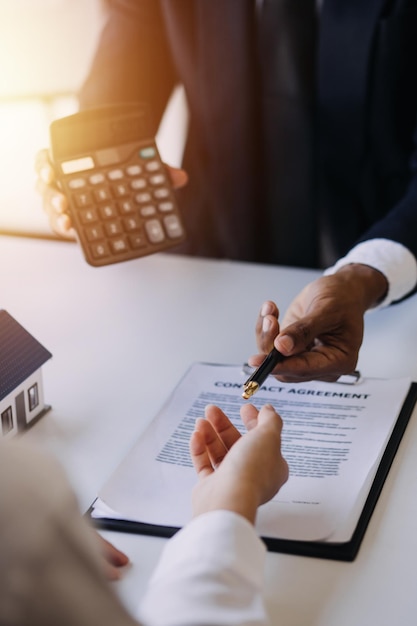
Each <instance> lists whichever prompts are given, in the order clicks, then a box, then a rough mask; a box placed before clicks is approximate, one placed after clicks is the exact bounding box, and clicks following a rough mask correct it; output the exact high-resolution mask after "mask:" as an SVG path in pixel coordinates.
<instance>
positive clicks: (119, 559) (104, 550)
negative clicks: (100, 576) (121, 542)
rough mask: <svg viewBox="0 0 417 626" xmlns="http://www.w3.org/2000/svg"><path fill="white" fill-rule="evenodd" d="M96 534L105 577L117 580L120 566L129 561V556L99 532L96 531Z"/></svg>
mask: <svg viewBox="0 0 417 626" xmlns="http://www.w3.org/2000/svg"><path fill="white" fill-rule="evenodd" d="M96 536H97V539H98V541H99V550H100V553H101V556H102V563H103V570H104V575H105V577H106V578H107V580H110V581H113V580H119V578H120V568H122V567H124V566H125V565H127V564H128V563H129V558H128V557H127V556H126V554H124V553H123V552H121V551H120V550H118V549H117V548H116V547H115V546H114V545H113V544H112V543H110V542H109V541H107V539H104V537H102V536H101V535H100V534H99V533H96Z"/></svg>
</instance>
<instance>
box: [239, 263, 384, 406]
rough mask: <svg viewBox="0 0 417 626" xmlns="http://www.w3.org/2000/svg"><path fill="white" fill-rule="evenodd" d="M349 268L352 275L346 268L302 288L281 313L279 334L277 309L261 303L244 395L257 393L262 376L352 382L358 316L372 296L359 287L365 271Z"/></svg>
mask: <svg viewBox="0 0 417 626" xmlns="http://www.w3.org/2000/svg"><path fill="white" fill-rule="evenodd" d="M353 268H354V269H355V271H353V269H350V268H349V271H347V270H346V271H339V272H337V273H336V274H334V275H331V276H322V277H320V278H318V279H317V280H315V281H313V282H312V283H310V284H308V285H307V286H306V287H305V288H304V289H303V290H302V291H301V293H300V294H299V295H298V296H297V297H296V298H295V299H294V300H293V302H292V303H291V304H290V306H289V308H288V309H287V312H286V314H285V316H284V318H283V321H282V322H281V328H282V331H281V333H280V324H279V323H278V315H279V312H278V307H277V305H276V304H275V303H274V302H273V301H271V300H268V301H266V302H265V303H264V304H263V306H262V308H261V311H260V313H259V316H258V319H257V322H256V339H257V345H258V349H259V354H258V355H256V356H253V357H251V358H250V359H249V364H250V365H251V366H254V367H257V368H258V369H259V370H261V371H260V372H258V371H257V372H254V373H253V374H252V376H251V377H250V378H249V379H248V380H247V381H246V383H245V385H246V384H247V383H250V382H255V383H258V385H257V386H256V385H250V386H249V387H248V390H249V391H251V393H249V394H247V396H248V397H250V395H253V393H256V391H258V390H259V388H260V386H261V385H259V381H262V382H263V381H264V380H265V378H266V376H268V374H273V375H274V376H276V377H278V379H279V380H281V381H285V382H294V383H297V382H303V381H308V380H323V381H326V382H334V381H337V380H339V378H340V376H344V375H348V376H351V375H352V373H353V382H357V379H358V374H357V372H356V370H355V368H356V364H357V360H358V355H359V348H360V345H361V342H362V339H363V316H364V312H365V310H367V308H368V307H369V306H371V305H372V303H373V301H374V297H373V296H372V294H373V290H372V289H371V288H370V287H369V285H368V283H367V282H366V281H364V284H362V285H361V279H362V278H363V277H362V273H363V271H366V272H367V270H368V269H370V268H365V269H364V270H363V268H362V267H361V268H360V270H356V266H353ZM370 271H371V272H373V271H374V270H372V269H370ZM351 274H352V276H351ZM358 285H359V287H360V289H359V287H358ZM368 292H369V294H368ZM363 294H365V296H366V297H365V296H364V295H363ZM273 346H275V351H276V352H279V353H280V354H281V357H279V356H278V355H277V354H275V351H274V349H273V350H272V354H271V355H270V354H268V353H270V351H271V348H272V347H273ZM261 354H263V356H262V357H261ZM265 354H268V357H269V358H268V357H267V358H265ZM261 358H262V362H261ZM272 364H273V365H272ZM271 365H272V367H271ZM261 368H262V369H261ZM274 368H275V369H276V371H275V372H274V371H273V370H274ZM265 373H266V376H265ZM264 376H265V378H264ZM262 382H261V384H262ZM245 391H246V390H245ZM244 397H245V396H244ZM245 399H247V398H246V397H245Z"/></svg>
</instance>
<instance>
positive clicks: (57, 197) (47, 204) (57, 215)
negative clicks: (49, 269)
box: [35, 149, 188, 239]
mask: <svg viewBox="0 0 417 626" xmlns="http://www.w3.org/2000/svg"><path fill="white" fill-rule="evenodd" d="M165 167H166V169H167V171H168V173H169V176H170V178H171V181H172V184H173V186H174V188H175V189H179V188H180V187H183V186H184V185H186V184H187V180H188V176H187V173H186V172H185V171H184V170H180V169H177V168H174V167H170V166H169V165H166V166H165ZM35 170H36V173H37V180H36V189H37V190H38V192H39V193H40V194H41V196H42V198H43V210H44V211H45V213H46V214H47V216H48V219H49V224H50V226H51V229H52V230H53V231H54V232H55V233H56V234H57V235H60V236H61V237H65V238H66V239H74V237H75V233H74V229H73V226H72V223H71V218H70V216H69V215H68V213H67V211H68V203H67V199H66V197H65V196H64V194H63V193H62V192H61V191H60V189H59V188H58V185H57V179H56V174H55V170H54V167H53V165H52V163H51V161H50V159H49V155H48V150H46V149H43V150H40V151H39V152H38V154H37V155H36V159H35Z"/></svg>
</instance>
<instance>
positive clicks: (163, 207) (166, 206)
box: [158, 201, 174, 213]
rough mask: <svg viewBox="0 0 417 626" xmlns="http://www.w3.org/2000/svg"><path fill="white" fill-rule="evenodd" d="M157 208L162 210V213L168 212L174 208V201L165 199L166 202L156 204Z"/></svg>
mask: <svg viewBox="0 0 417 626" xmlns="http://www.w3.org/2000/svg"><path fill="white" fill-rule="evenodd" d="M158 209H159V210H160V211H161V212H162V213H168V212H169V211H172V210H173V209H174V203H173V202H171V201H167V202H160V203H159V204H158Z"/></svg>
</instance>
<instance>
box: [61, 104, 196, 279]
mask: <svg viewBox="0 0 417 626" xmlns="http://www.w3.org/2000/svg"><path fill="white" fill-rule="evenodd" d="M50 153H51V160H52V163H53V165H54V168H55V171H56V176H57V181H58V186H59V187H60V189H61V190H62V192H63V193H64V194H65V196H66V197H67V200H68V212H69V215H70V217H71V221H72V224H73V226H74V229H75V232H76V236H77V239H78V241H79V243H80V245H81V248H82V251H83V253H84V257H85V259H86V261H87V263H89V264H90V265H93V266H95V267H98V266H103V265H109V264H111V263H117V262H120V261H127V260H130V259H135V258H138V257H143V256H146V255H149V254H152V253H154V252H161V251H163V250H166V249H167V248H171V247H172V246H176V245H178V244H179V243H181V242H182V241H183V240H184V239H185V230H184V224H183V221H182V219H181V214H180V211H179V207H178V204H177V202H176V198H175V194H174V191H173V189H172V186H171V182H170V179H169V175H168V173H167V172H166V169H165V167H164V165H163V163H162V161H161V158H160V155H159V152H158V148H157V145H156V143H155V140H154V138H153V137H152V134H151V133H150V121H149V110H148V107H147V106H146V105H145V104H137V103H134V104H122V105H112V106H104V107H99V108H93V109H86V110H84V111H80V112H79V113H75V114H73V115H69V116H67V117H63V118H60V119H57V120H54V121H53V122H52V123H51V125H50Z"/></svg>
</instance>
